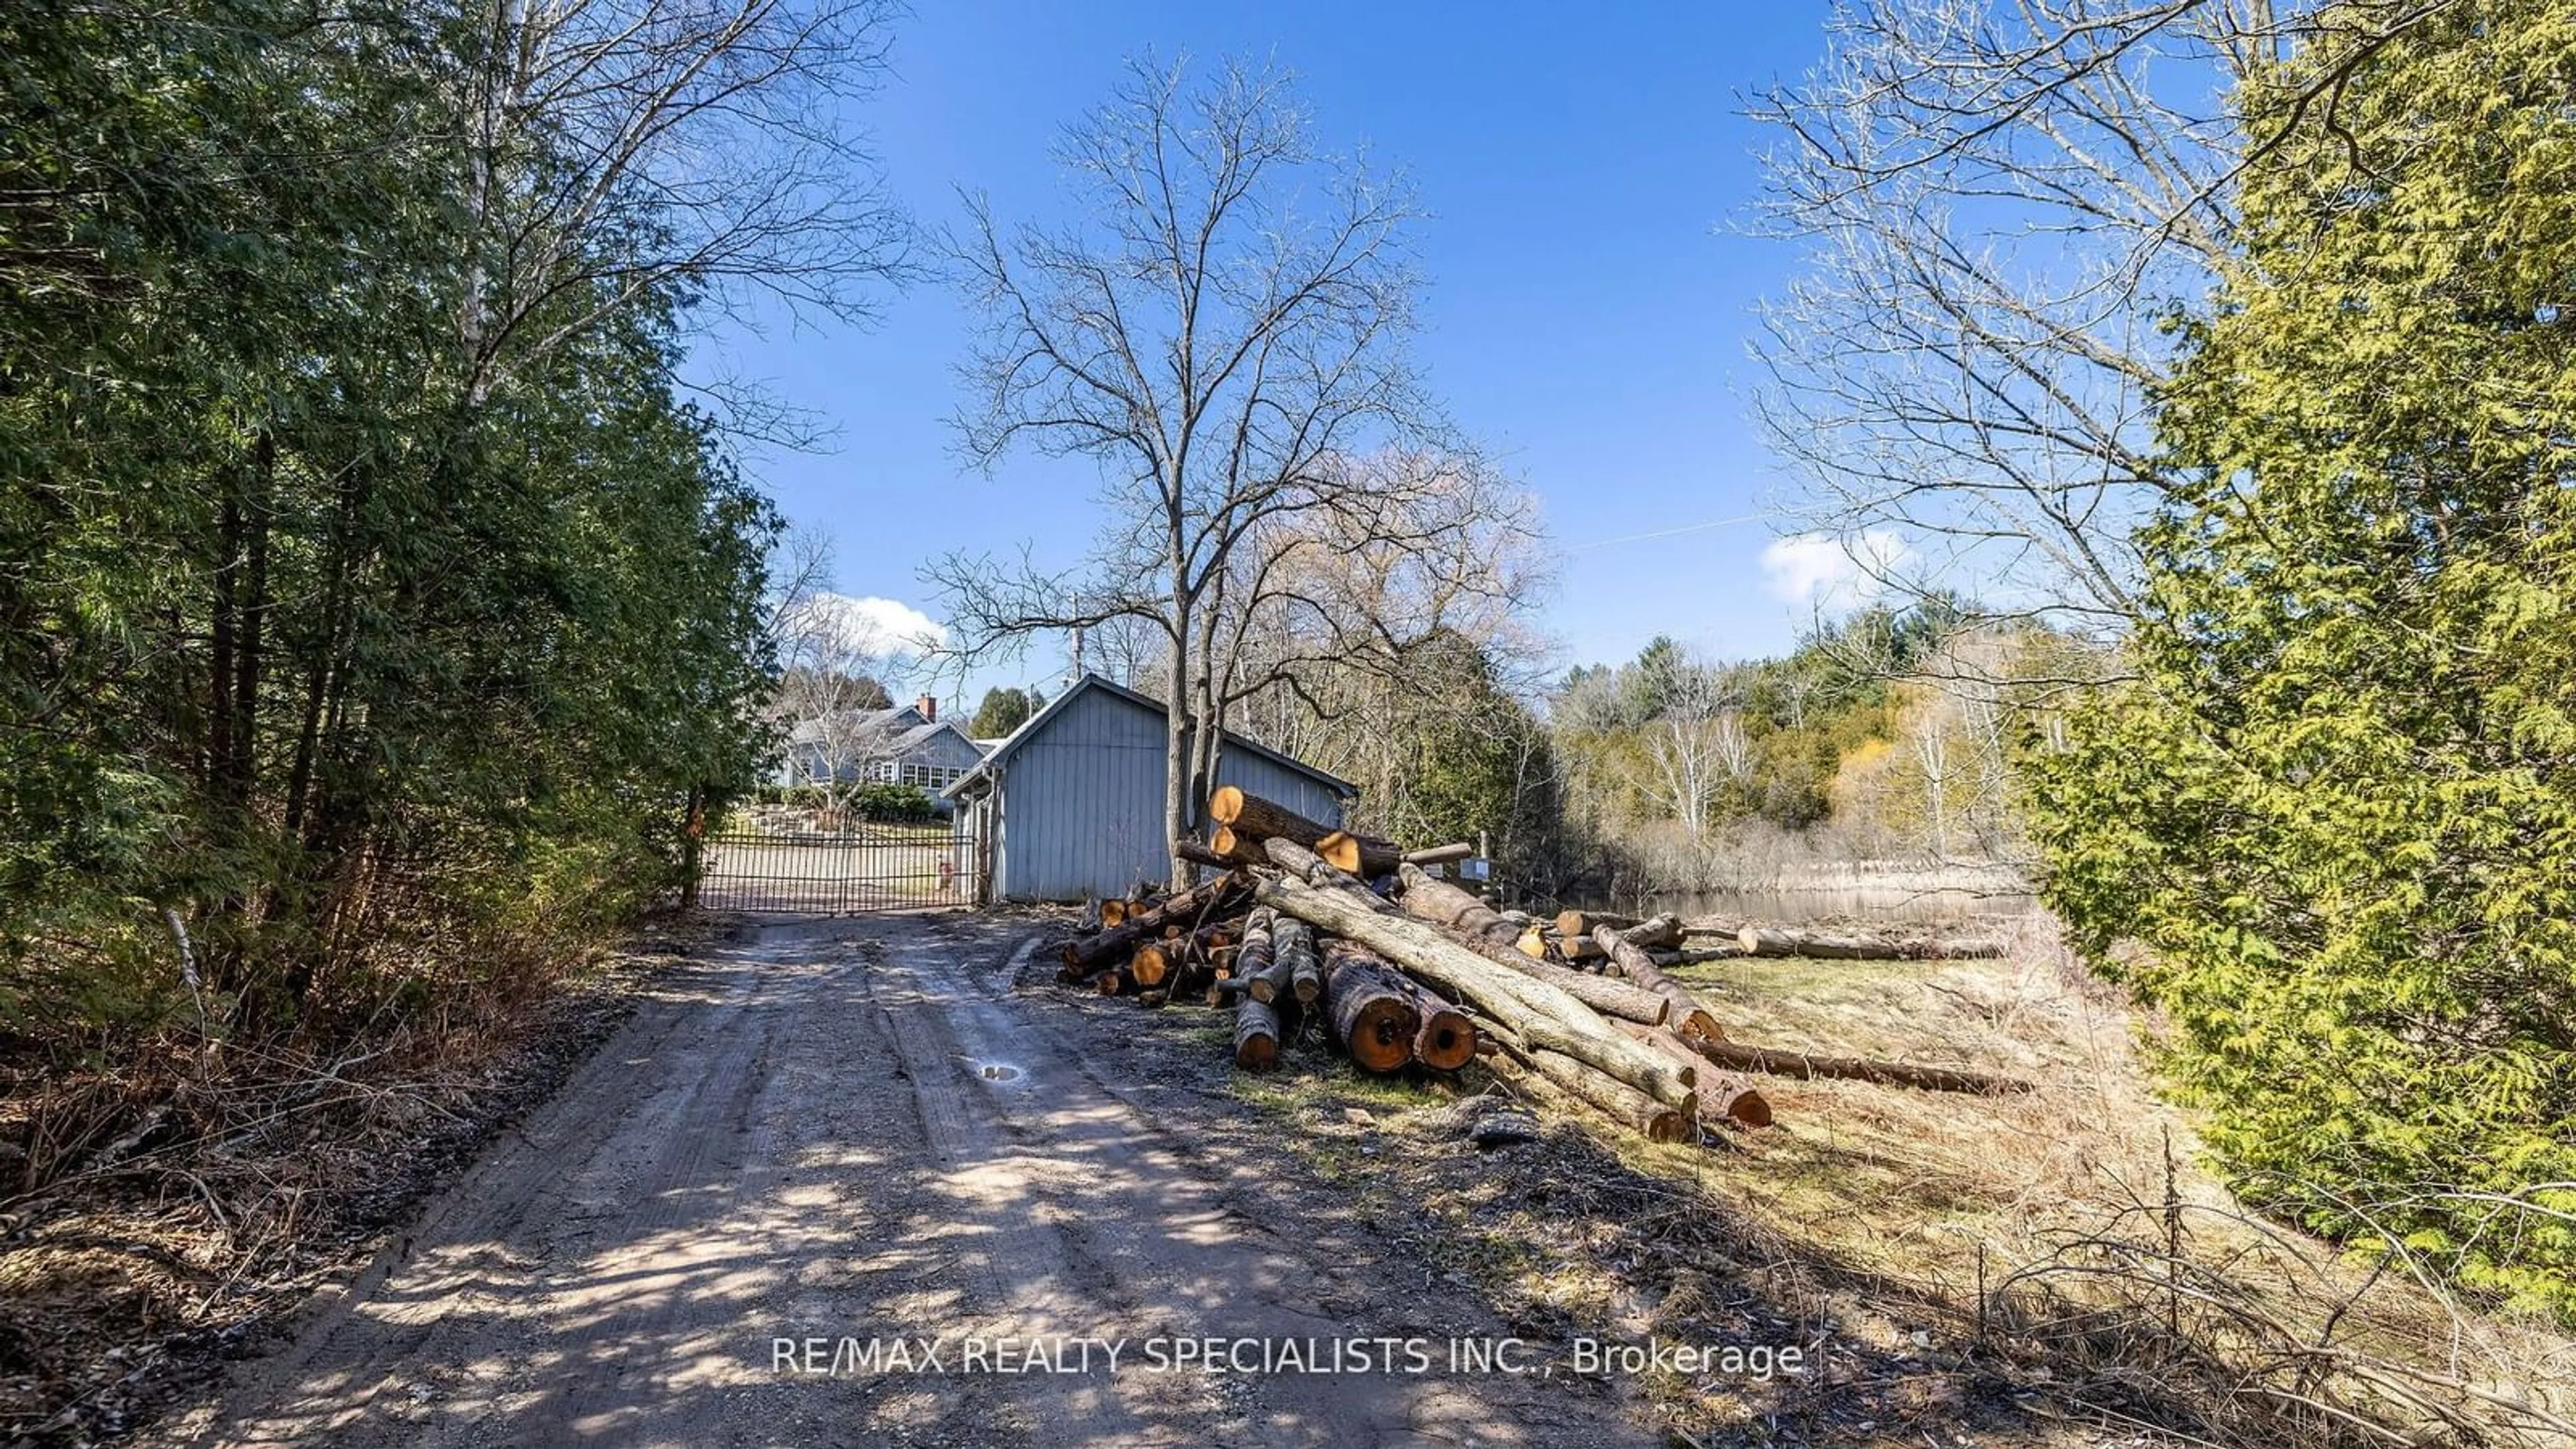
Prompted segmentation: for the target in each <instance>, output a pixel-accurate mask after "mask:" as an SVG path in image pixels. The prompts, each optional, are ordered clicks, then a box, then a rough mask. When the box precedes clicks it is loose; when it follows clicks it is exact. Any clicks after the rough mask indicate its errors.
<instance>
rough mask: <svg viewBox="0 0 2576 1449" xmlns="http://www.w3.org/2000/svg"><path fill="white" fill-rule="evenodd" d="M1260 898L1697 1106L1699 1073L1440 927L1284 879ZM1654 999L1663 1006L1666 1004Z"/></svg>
mask: <svg viewBox="0 0 2576 1449" xmlns="http://www.w3.org/2000/svg"><path fill="white" fill-rule="evenodd" d="M1254 893H1255V896H1256V898H1257V899H1259V900H1260V901H1261V903H1262V904H1264V905H1268V906H1271V907H1274V908H1276V909H1277V910H1278V911H1279V913H1280V914H1281V915H1283V916H1294V917H1296V918H1297V919H1299V920H1303V921H1306V922H1308V923H1310V924H1312V925H1314V926H1315V927H1317V928H1318V929H1321V930H1324V931H1327V932H1330V933H1331V934H1333V935H1336V936H1340V937H1342V938H1344V939H1346V940H1351V941H1356V942H1358V943H1360V944H1361V945H1363V946H1366V947H1368V948H1369V949H1370V950H1372V951H1374V952H1376V953H1377V954H1378V955H1379V956H1381V957H1384V958H1385V959H1386V960H1388V961H1391V962H1393V963H1394V964H1396V965H1397V966H1399V967H1401V968H1402V969H1403V970H1404V971H1405V972H1406V973H1407V974H1409V975H1412V976H1415V977H1418V978H1420V979H1422V980H1424V981H1428V982H1430V983H1431V984H1432V985H1434V986H1437V987H1439V988H1441V989H1442V990H1444V991H1448V992H1451V993H1454V994H1455V995H1457V996H1458V997H1460V998H1461V999H1463V1000H1466V1001H1470V1002H1472V1003H1474V1004H1475V1006H1476V1009H1477V1010H1479V1011H1481V1012H1483V1013H1484V1014H1485V1015H1487V1016H1489V1017H1492V1018H1494V1019H1495V1020H1497V1021H1500V1022H1503V1023H1504V1024H1505V1025H1507V1026H1509V1027H1511V1028H1512V1030H1513V1031H1514V1032H1516V1033H1518V1034H1519V1035H1520V1036H1521V1037H1522V1038H1523V1039H1524V1040H1525V1041H1527V1042H1528V1043H1529V1044H1530V1045H1532V1046H1535V1047H1544V1048H1547V1049H1549V1050H1552V1051H1557V1052H1560V1053H1563V1054H1564V1055H1566V1056H1569V1057H1574V1058H1577V1059H1579V1060H1581V1061H1584V1062H1585V1063H1586V1064H1588V1065H1590V1066H1593V1067H1596V1068H1598V1069H1600V1070H1601V1071H1603V1072H1606V1073H1608V1074H1609V1075H1610V1076H1612V1077H1614V1078H1616V1079H1617V1080H1619V1081H1621V1082H1624V1083H1626V1084H1627V1085H1629V1086H1631V1087H1634V1088H1636V1089H1637V1090H1639V1091H1641V1092H1644V1093H1646V1094H1647V1095H1648V1096H1651V1097H1653V1098H1654V1099H1655V1100H1656V1101H1658V1102H1661V1103H1663V1104H1664V1105H1666V1106H1679V1105H1684V1104H1686V1103H1687V1102H1688V1101H1689V1100H1690V1087H1691V1079H1692V1075H1693V1070H1692V1069H1690V1068H1685V1067H1679V1066H1676V1065H1674V1064H1673V1063H1671V1062H1667V1061H1665V1060H1664V1059H1662V1058H1660V1057H1658V1056H1656V1055H1655V1054H1654V1053H1653V1052H1650V1051H1647V1050H1646V1049H1645V1048H1643V1047H1640V1046H1638V1045H1637V1044H1636V1043H1635V1042H1632V1041H1629V1040H1628V1039H1627V1038H1626V1037H1623V1036H1620V1035H1619V1034H1618V1033H1617V1032H1614V1031H1612V1030H1611V1029H1610V1028H1609V1027H1608V1025H1606V1024H1605V1023H1603V1022H1602V1020H1601V1019H1600V1018H1599V1017H1598V1016H1596V1015H1594V1014H1593V1010H1592V1008H1591V1007H1589V1006H1586V1005H1585V1004H1584V1003H1583V1002H1582V1001H1581V1000H1579V999H1577V998H1575V997H1573V996H1570V995H1568V994H1567V993H1566V992H1565V991H1564V990H1563V989H1562V988H1560V987H1558V986H1557V985H1555V984H1553V983H1551V982H1548V981H1545V980H1541V979H1538V978H1537V977H1535V976H1533V975H1529V974H1526V973H1523V972H1516V971H1513V970H1511V969H1509V968H1506V967H1503V966H1501V965H1500V964H1499V963H1496V962H1494V961H1490V960H1487V959H1486V958H1485V957H1483V956H1481V955H1479V954H1477V953H1476V952H1475V951H1473V950H1471V949H1469V948H1468V947H1466V946H1464V945H1461V944H1460V943H1458V942H1456V941H1453V940H1451V939H1450V938H1449V937H1447V936H1446V935H1443V934H1442V933H1441V932H1440V930H1439V929H1438V928H1437V927H1434V926H1432V925H1429V924H1427V923H1425V922H1422V921H1416V920H1410V919H1407V918H1406V917H1403V916H1400V915H1389V914H1381V913H1380V911H1379V909H1378V904H1377V902H1376V901H1375V900H1373V899H1371V898H1370V897H1368V896H1366V895H1364V894H1361V893H1358V892H1353V891H1346V890H1324V889H1319V888H1317V887H1314V886H1310V885H1305V884H1303V883H1301V882H1297V881H1292V880H1286V879H1279V880H1265V881H1262V882H1260V883H1259V884H1258V885H1257V886H1255V887H1254ZM1567 974H1568V975H1573V974H1575V973H1572V972H1569V973H1567ZM1601 984H1603V985H1611V986H1615V985H1620V984H1621V983H1616V982H1603V983H1601ZM1628 989H1630V990H1635V989H1636V988H1634V987H1630V988H1628ZM1650 999H1652V1000H1653V1001H1654V1002H1655V1004H1656V1005H1657V1007H1659V1008H1660V1007H1662V1006H1663V1000H1662V998H1660V997H1652V998H1650Z"/></svg>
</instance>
